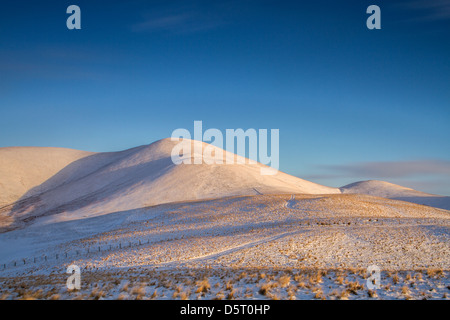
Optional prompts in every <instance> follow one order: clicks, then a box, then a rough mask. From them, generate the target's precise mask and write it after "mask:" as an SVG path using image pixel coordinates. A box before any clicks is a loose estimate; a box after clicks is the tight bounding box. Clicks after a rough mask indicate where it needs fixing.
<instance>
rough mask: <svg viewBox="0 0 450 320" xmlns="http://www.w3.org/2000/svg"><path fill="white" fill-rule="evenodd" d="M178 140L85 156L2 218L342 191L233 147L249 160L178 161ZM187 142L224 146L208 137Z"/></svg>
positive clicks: (68, 216)
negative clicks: (272, 168) (275, 168)
mask: <svg viewBox="0 0 450 320" xmlns="http://www.w3.org/2000/svg"><path fill="white" fill-rule="evenodd" d="M177 143H178V142H173V141H171V140H170V139H163V140H160V141H157V142H155V143H152V144H150V145H146V146H141V147H136V148H133V149H129V150H125V151H121V152H111V153H96V154H90V155H87V156H84V157H82V158H81V156H80V158H79V159H78V160H77V161H73V162H72V163H70V164H69V165H67V166H66V167H64V168H63V169H62V170H60V171H59V172H58V173H57V174H55V175H54V176H52V177H51V178H49V179H48V180H47V181H45V182H43V183H42V184H41V185H40V186H37V187H35V190H32V191H31V192H29V193H28V195H27V196H26V197H23V198H22V199H20V200H19V201H17V202H16V203H15V204H14V205H12V206H9V207H7V208H4V209H3V210H2V211H0V214H1V215H2V217H3V221H1V223H2V224H3V227H6V226H8V229H9V228H14V227H15V226H17V225H16V224H17V223H18V222H27V221H33V220H34V219H36V218H37V217H42V216H47V217H48V219H50V220H58V219H60V220H72V219H80V218H85V217H90V216H96V215H103V214H107V213H111V212H117V211H123V210H130V209H135V208H141V207H145V206H151V205H156V204H162V203H169V202H176V201H188V200H198V199H208V198H219V197H224V196H233V195H255V194H275V193H277V194H280V193H281V194H283V193H306V194H324V193H327V194H330V193H340V190H339V189H337V188H330V187H325V186H321V185H318V184H315V183H313V182H309V181H306V180H302V179H300V178H297V177H293V176H290V175H288V174H285V173H283V172H278V173H277V174H275V175H261V172H260V170H261V168H262V167H265V166H264V165H262V164H259V163H255V164H249V163H248V159H244V158H240V157H238V156H236V155H234V154H231V153H227V152H225V153H224V157H232V158H233V157H234V158H235V159H236V160H237V159H238V158H239V159H241V160H244V161H245V162H246V163H245V164H237V163H235V164H206V163H202V164H190V165H187V164H180V165H175V164H174V163H173V162H172V159H171V152H172V149H173V147H174V146H175V145H176V144H177ZM184 143H185V144H186V145H188V144H191V146H192V147H193V146H194V145H197V146H198V144H199V145H200V146H201V147H202V148H206V147H211V148H213V150H214V152H224V151H223V150H222V149H219V148H216V147H213V146H211V145H209V144H206V143H203V142H198V141H192V140H186V141H185V142H184ZM213 154H214V153H213ZM80 155H81V154H80ZM193 156H194V148H191V152H186V153H185V154H183V157H184V158H186V157H193ZM56 186H57V187H56ZM37 190H44V192H38V191H37ZM29 195H31V196H29Z"/></svg>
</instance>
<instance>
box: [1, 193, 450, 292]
mask: <svg viewBox="0 0 450 320" xmlns="http://www.w3.org/2000/svg"><path fill="white" fill-rule="evenodd" d="M449 227H450V212H449V211H446V210H441V209H436V208H431V207H427V206H420V205H416V204H412V203H408V202H402V201H395V200H387V199H382V198H377V197H372V196H363V195H352V194H336V195H299V194H297V195H292V196H291V195H258V196H244V197H229V198H223V199H218V200H210V201H199V202H186V203H177V204H165V205H159V206H153V207H148V208H142V209H135V210H129V211H124V212H117V213H113V214H108V215H104V216H98V217H93V218H85V219H80V220H75V221H60V222H53V221H46V220H45V217H44V218H42V219H41V220H38V221H36V223H35V224H34V225H31V226H28V227H26V228H23V229H17V230H14V231H10V232H6V233H2V234H0V243H1V244H2V250H1V252H0V296H1V297H2V298H4V299H16V298H42V299H49V298H55V299H56V298H60V299H73V298H83V299H85V298H89V299H98V298H103V299H135V298H142V299H147V298H148V299H173V298H176V299H181V298H185V299H227V298H228V299H231V298H236V299H263V298H268V299H311V298H317V299H322V298H326V299H367V298H378V299H407V298H412V299H423V298H426V299H447V296H448V295H449V294H450V290H449V286H450V281H449V278H448V275H449V272H450V233H449ZM70 264H76V265H78V266H79V267H80V268H81V280H82V288H81V290H80V291H77V292H69V291H68V290H67V288H66V286H65V282H66V280H67V277H68V275H67V274H66V273H65V271H66V268H67V266H68V265H70ZM370 265H377V266H378V267H380V269H381V270H382V280H381V288H380V289H377V290H376V292H372V291H369V290H368V289H367V286H366V280H365V278H366V277H367V274H366V269H367V267H368V266H370Z"/></svg>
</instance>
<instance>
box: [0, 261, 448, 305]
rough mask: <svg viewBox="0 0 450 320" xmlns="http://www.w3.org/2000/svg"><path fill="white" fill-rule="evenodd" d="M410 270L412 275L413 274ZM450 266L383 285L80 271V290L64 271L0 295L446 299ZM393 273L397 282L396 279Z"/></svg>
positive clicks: (257, 272)
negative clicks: (68, 282)
mask: <svg viewBox="0 0 450 320" xmlns="http://www.w3.org/2000/svg"><path fill="white" fill-rule="evenodd" d="M411 275H413V276H411ZM448 275H449V271H443V270H441V269H437V270H435V272H434V273H433V276H430V275H428V273H427V271H426V270H416V271H398V272H395V273H391V272H382V275H381V288H379V289H374V290H369V289H368V288H367V284H366V281H367V274H366V271H365V270H363V269H349V270H314V269H301V270H296V269H289V268H288V269H273V268H272V269H262V268H257V269H255V268H252V269H174V270H154V269H139V268H132V269H129V270H126V271H125V270H115V271H96V272H84V273H82V287H81V289H80V290H72V291H71V290H68V289H67V288H66V287H65V281H66V276H65V275H63V274H61V273H59V274H58V273H55V274H51V275H47V276H43V275H40V276H22V277H16V278H0V297H1V299H90V300H98V299H120V300H129V299H132V300H135V299H137V300H141V299H142V300H149V299H181V300H187V299H189V300H197V299H219V300H222V299H245V300H248V299H250V300H251V299H275V300H278V299H289V300H295V299H321V300H322V299H331V300H347V299H449V294H450V285H449V283H448ZM394 276H397V277H399V278H400V281H397V282H394V281H393V277H394Z"/></svg>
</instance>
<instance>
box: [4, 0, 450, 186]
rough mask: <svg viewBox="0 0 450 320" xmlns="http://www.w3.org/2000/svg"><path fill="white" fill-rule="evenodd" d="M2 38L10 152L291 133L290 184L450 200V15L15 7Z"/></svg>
mask: <svg viewBox="0 0 450 320" xmlns="http://www.w3.org/2000/svg"><path fill="white" fill-rule="evenodd" d="M71 4H76V5H78V6H80V8H81V16H82V21H81V25H82V29H81V30H68V29H67V28H66V19H67V17H68V14H66V8H67V7H68V6H69V5H71ZM371 4H376V5H378V6H380V8H381V26H382V29H381V30H368V29H367V28H366V19H367V17H368V16H369V15H368V14H366V8H367V7H368V6H369V5H371ZM0 30H1V31H0V147H6V146H55V147H66V148H74V149H82V150H91V151H115V150H122V149H126V148H130V147H134V146H137V145H142V144H148V143H151V142H153V141H155V140H158V139H161V138H165V137H169V136H170V135H171V133H172V131H173V130H174V129H176V128H186V129H190V130H193V122H194V120H202V121H203V126H204V129H207V128H218V129H221V130H225V129H226V128H243V129H248V128H256V129H259V128H267V129H271V128H277V129H280V169H281V170H282V171H285V172H288V173H290V174H293V175H297V176H300V177H302V178H306V179H310V180H312V181H315V182H318V183H322V184H326V185H331V186H342V185H344V184H347V183H350V182H354V181H357V180H366V179H380V180H386V181H390V182H394V183H399V184H402V185H405V186H409V187H413V188H417V189H419V190H422V191H428V192H433V193H439V194H445V195H450V150H449V140H450V139H449V138H450V126H449V120H450V90H449V85H450V41H449V39H450V3H449V1H442V0H437V1H425V0H417V1H414V0H412V1H378V0H375V1H372V0H371V1H361V0H359V1H356V0H355V1H347V0H346V1H344V0H342V1H332V2H331V1H322V0H319V1H311V2H310V3H306V2H305V3H303V2H301V1H246V0H241V1H234V0H233V1H221V2H219V1H144V0H134V1H127V2H125V1H108V2H106V1H85V0H75V1H45V0H44V1H33V2H30V1H20V0H18V1H11V0H6V1H3V2H2V10H1V11H0Z"/></svg>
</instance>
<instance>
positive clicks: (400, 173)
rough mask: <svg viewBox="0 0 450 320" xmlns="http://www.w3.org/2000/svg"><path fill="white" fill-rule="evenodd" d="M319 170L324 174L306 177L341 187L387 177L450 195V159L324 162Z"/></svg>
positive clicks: (418, 187)
mask: <svg viewBox="0 0 450 320" xmlns="http://www.w3.org/2000/svg"><path fill="white" fill-rule="evenodd" d="M316 170H318V171H320V173H318V174H311V175H307V176H303V177H302V178H305V179H308V180H312V181H315V182H318V183H322V184H326V185H334V186H339V187H342V186H344V185H346V184H348V183H351V182H356V181H361V180H387V181H389V182H392V183H395V184H400V185H403V186H405V187H410V188H414V189H417V190H420V191H426V192H430V193H437V194H443V193H444V194H450V161H449V160H437V159H429V160H413V161H381V162H357V163H352V164H343V165H321V166H317V167H316Z"/></svg>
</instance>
